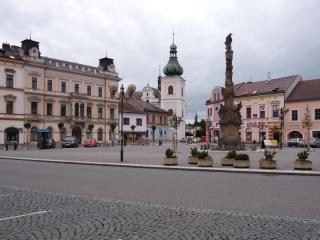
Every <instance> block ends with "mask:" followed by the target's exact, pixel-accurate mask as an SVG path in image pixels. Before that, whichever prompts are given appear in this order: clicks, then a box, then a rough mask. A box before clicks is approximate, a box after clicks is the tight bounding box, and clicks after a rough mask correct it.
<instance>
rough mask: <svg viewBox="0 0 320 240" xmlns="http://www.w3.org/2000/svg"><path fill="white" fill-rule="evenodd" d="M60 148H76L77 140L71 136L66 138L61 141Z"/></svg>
mask: <svg viewBox="0 0 320 240" xmlns="http://www.w3.org/2000/svg"><path fill="white" fill-rule="evenodd" d="M62 147H78V139H77V138H76V137H73V136H67V137H65V138H64V139H63V141H62Z"/></svg>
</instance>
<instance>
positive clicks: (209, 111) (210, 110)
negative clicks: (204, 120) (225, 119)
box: [208, 108, 212, 117]
mask: <svg viewBox="0 0 320 240" xmlns="http://www.w3.org/2000/svg"><path fill="white" fill-rule="evenodd" d="M210 116H212V108H208V117H210Z"/></svg>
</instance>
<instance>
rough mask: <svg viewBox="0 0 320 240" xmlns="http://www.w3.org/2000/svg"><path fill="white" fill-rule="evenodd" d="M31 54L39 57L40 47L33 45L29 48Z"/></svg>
mask: <svg viewBox="0 0 320 240" xmlns="http://www.w3.org/2000/svg"><path fill="white" fill-rule="evenodd" d="M29 56H31V57H39V49H38V48H36V47H33V48H31V49H30V50H29Z"/></svg>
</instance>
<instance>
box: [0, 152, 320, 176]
mask: <svg viewBox="0 0 320 240" xmlns="http://www.w3.org/2000/svg"><path fill="white" fill-rule="evenodd" d="M0 159H10V160H18V161H30V162H47V163H60V164H77V165H93V166H109V167H129V168H149V169H168V170H183V171H200V172H201V171H202V172H228V173H250V174H268V175H300V176H320V171H302V170H268V169H252V168H247V169H240V168H214V167H186V166H164V165H148V164H133V163H103V162H86V161H73V160H57V159H39V158H23V157H8V156H0Z"/></svg>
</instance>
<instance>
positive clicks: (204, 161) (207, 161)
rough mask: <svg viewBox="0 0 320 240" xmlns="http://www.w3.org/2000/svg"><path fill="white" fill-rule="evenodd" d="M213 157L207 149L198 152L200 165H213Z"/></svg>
mask: <svg viewBox="0 0 320 240" xmlns="http://www.w3.org/2000/svg"><path fill="white" fill-rule="evenodd" d="M212 162H213V160H212V157H211V156H210V155H209V154H208V152H207V151H201V152H199V154H198V166H199V167H212Z"/></svg>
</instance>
